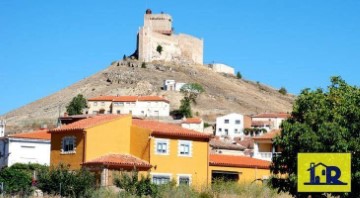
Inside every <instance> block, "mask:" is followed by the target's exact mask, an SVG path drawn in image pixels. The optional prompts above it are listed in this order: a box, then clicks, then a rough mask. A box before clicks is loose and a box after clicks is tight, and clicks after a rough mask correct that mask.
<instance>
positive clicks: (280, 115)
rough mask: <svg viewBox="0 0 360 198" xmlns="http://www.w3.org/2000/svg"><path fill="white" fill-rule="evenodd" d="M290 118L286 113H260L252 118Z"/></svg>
mask: <svg viewBox="0 0 360 198" xmlns="http://www.w3.org/2000/svg"><path fill="white" fill-rule="evenodd" d="M290 116H291V115H290V114H288V113H262V114H258V115H255V116H253V118H289V117H290Z"/></svg>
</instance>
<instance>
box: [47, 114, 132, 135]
mask: <svg viewBox="0 0 360 198" xmlns="http://www.w3.org/2000/svg"><path fill="white" fill-rule="evenodd" d="M126 116H128V115H112V114H110V115H96V116H93V117H89V118H86V119H82V120H79V121H76V122H73V123H71V124H68V125H63V126H61V127H60V128H56V129H52V130H50V131H49V132H50V133H53V132H64V131H74V130H84V129H87V128H90V127H93V126H96V125H99V124H103V123H106V122H109V121H111V120H114V119H116V118H120V117H126Z"/></svg>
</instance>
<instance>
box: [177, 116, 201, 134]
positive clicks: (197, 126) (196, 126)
mask: <svg viewBox="0 0 360 198" xmlns="http://www.w3.org/2000/svg"><path fill="white" fill-rule="evenodd" d="M181 127H183V128H186V129H191V130H194V131H199V132H204V121H203V120H202V119H201V118H186V119H184V120H183V122H182V123H181Z"/></svg>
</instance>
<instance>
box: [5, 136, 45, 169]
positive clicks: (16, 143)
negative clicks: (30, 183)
mask: <svg viewBox="0 0 360 198" xmlns="http://www.w3.org/2000/svg"><path fill="white" fill-rule="evenodd" d="M50 145H51V144H50V140H38V139H27V138H3V139H1V140H0V150H1V158H0V166H1V167H4V166H11V165H13V164H15V163H39V164H46V165H49V164H50Z"/></svg>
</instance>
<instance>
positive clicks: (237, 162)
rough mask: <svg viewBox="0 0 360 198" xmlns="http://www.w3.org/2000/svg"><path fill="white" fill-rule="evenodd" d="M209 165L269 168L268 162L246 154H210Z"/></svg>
mask: <svg viewBox="0 0 360 198" xmlns="http://www.w3.org/2000/svg"><path fill="white" fill-rule="evenodd" d="M209 165H210V166H226V167H239V168H259V169H270V162H269V161H265V160H259V159H255V158H251V157H246V156H234V155H216V154H211V155H210V159H209Z"/></svg>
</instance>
